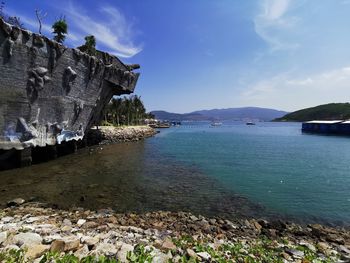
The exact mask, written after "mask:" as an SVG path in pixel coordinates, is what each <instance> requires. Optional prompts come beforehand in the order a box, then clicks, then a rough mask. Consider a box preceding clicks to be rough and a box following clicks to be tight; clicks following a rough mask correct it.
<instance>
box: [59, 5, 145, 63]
mask: <svg viewBox="0 0 350 263" xmlns="http://www.w3.org/2000/svg"><path fill="white" fill-rule="evenodd" d="M65 11H66V12H67V13H68V17H69V21H70V22H71V23H72V28H73V29H74V30H75V31H76V32H77V34H79V35H94V36H95V37H96V40H97V45H98V46H101V47H103V49H104V50H106V51H108V52H110V53H113V54H115V55H117V56H121V57H132V56H134V55H136V54H137V53H139V52H140V51H141V50H142V47H141V46H140V45H135V44H134V42H133V24H132V23H131V21H127V19H126V18H125V16H124V15H123V14H122V13H121V12H120V11H119V10H118V9H117V8H115V7H111V6H102V7H100V8H99V9H98V10H94V12H98V13H99V14H100V15H101V17H103V21H102V20H98V19H95V18H92V17H91V15H88V14H86V13H85V12H84V10H82V9H81V8H79V9H78V8H77V7H75V6H74V5H73V4H72V3H70V4H68V8H66V9H65Z"/></svg>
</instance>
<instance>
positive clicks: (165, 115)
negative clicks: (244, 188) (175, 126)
mask: <svg viewBox="0 0 350 263" xmlns="http://www.w3.org/2000/svg"><path fill="white" fill-rule="evenodd" d="M151 113H152V114H153V115H154V116H155V118H156V119H158V120H168V121H205V120H211V119H208V118H207V117H206V116H203V115H201V114H198V113H197V114H196V113H185V114H180V113H172V112H167V111H152V112H151Z"/></svg>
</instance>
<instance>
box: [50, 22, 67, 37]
mask: <svg viewBox="0 0 350 263" xmlns="http://www.w3.org/2000/svg"><path fill="white" fill-rule="evenodd" d="M52 29H53V32H52V33H53V34H55V36H54V38H53V39H54V40H55V41H57V42H59V43H63V42H64V40H65V39H66V34H67V32H68V25H67V23H66V19H65V18H64V17H63V18H62V17H61V18H60V19H59V20H57V21H56V22H55V23H54V24H53V25H52Z"/></svg>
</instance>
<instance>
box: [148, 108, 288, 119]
mask: <svg viewBox="0 0 350 263" xmlns="http://www.w3.org/2000/svg"><path fill="white" fill-rule="evenodd" d="M151 113H152V114H154V116H155V117H156V119H160V120H169V121H186V120H188V121H189V120H191V121H203V120H208V121H213V120H220V121H227V120H247V119H250V120H260V121H270V120H273V119H276V118H280V117H282V116H284V115H285V114H287V112H285V111H279V110H274V109H266V108H258V107H244V108H228V109H213V110H200V111H194V112H191V113H185V114H179V113H170V112H166V111H152V112H151Z"/></svg>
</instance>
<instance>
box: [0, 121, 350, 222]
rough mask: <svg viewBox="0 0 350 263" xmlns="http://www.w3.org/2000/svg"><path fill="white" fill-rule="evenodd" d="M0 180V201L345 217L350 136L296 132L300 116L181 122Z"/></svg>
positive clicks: (349, 212) (349, 205) (348, 214)
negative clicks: (292, 119) (285, 120)
mask: <svg viewBox="0 0 350 263" xmlns="http://www.w3.org/2000/svg"><path fill="white" fill-rule="evenodd" d="M0 181H1V184H0V203H1V204H2V205H5V204H6V202H7V201H8V200H11V199H13V198H17V197H21V198H24V199H26V200H33V201H38V202H44V203H47V204H49V205H51V206H54V207H58V208H64V209H66V208H72V207H83V208H86V209H92V210H98V209H106V208H111V209H114V210H116V211H117V212H121V213H127V212H137V213H145V212H149V211H159V210H166V211H188V212H192V213H194V214H198V215H199V214H200V215H204V216H209V217H212V216H213V217H214V216H215V217H222V218H228V219H235V218H246V217H248V218H249V217H255V218H266V219H276V218H281V219H284V220H289V221H295V222H298V223H322V224H328V225H346V226H349V225H350V137H346V136H329V135H317V134H305V133H302V131H301V123H278V122H257V123H256V125H246V124H245V123H244V122H239V121H234V122H224V123H223V124H222V125H221V126H215V127H213V126H211V125H210V122H184V123H182V125H181V126H178V127H171V128H169V129H160V133H159V134H157V135H156V136H154V137H152V138H148V139H145V140H142V141H139V142H132V143H118V144H113V145H99V146H94V147H91V148H84V149H80V150H79V151H78V152H77V153H76V154H71V155H67V156H63V157H60V158H58V159H56V160H53V161H49V162H46V163H41V164H36V165H33V166H31V167H26V168H22V169H14V170H8V171H2V172H0Z"/></svg>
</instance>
